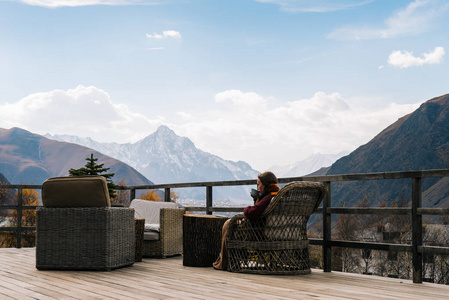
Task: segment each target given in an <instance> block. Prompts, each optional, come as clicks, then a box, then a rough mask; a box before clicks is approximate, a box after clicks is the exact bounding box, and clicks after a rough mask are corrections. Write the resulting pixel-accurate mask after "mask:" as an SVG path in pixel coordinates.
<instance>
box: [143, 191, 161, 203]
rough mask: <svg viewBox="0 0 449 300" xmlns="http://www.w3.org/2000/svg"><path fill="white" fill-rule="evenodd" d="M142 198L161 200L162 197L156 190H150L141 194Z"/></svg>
mask: <svg viewBox="0 0 449 300" xmlns="http://www.w3.org/2000/svg"><path fill="white" fill-rule="evenodd" d="M140 199H142V200H148V201H161V198H160V197H159V195H158V194H156V193H155V192H154V191H148V192H146V193H145V194H143V195H142V196H140Z"/></svg>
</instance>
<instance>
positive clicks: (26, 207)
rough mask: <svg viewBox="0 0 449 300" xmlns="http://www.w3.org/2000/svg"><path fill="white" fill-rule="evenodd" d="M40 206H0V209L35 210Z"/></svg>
mask: <svg viewBox="0 0 449 300" xmlns="http://www.w3.org/2000/svg"><path fill="white" fill-rule="evenodd" d="M39 206H40V205H22V206H19V205H0V209H18V208H19V207H22V209H36V208H37V207H39Z"/></svg>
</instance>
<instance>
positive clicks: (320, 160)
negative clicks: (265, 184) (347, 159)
mask: <svg viewBox="0 0 449 300" xmlns="http://www.w3.org/2000/svg"><path fill="white" fill-rule="evenodd" d="M347 154H348V152H346V151H344V152H340V153H338V154H321V153H316V154H312V155H310V156H309V157H307V158H306V159H303V160H301V161H298V162H296V163H294V164H293V165H288V166H273V167H271V168H269V169H268V170H269V171H272V172H273V173H274V174H276V176H277V177H279V178H285V177H300V176H305V175H308V174H311V173H313V172H318V171H319V170H321V169H322V168H327V167H330V166H331V165H332V164H333V163H334V162H335V161H337V160H338V159H340V158H341V157H343V156H345V155H347Z"/></svg>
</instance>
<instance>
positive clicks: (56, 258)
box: [36, 176, 135, 271]
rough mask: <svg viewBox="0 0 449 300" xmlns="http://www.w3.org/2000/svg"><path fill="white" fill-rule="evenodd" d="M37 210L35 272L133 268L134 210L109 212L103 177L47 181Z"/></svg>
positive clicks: (114, 208)
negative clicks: (37, 270)
mask: <svg viewBox="0 0 449 300" xmlns="http://www.w3.org/2000/svg"><path fill="white" fill-rule="evenodd" d="M42 202H43V205H44V206H43V207H38V208H37V209H36V224H37V225H36V268H37V269H39V270H45V269H61V270H65V269H70V270H105V271H109V270H112V269H115V268H119V267H124V266H129V265H132V264H133V263H134V257H135V235H134V230H135V227H134V210H133V209H129V208H123V207H110V206H111V205H110V199H109V193H108V189H107V183H106V180H105V179H104V177H102V176H85V177H84V176H79V177H59V178H50V179H48V180H46V181H45V182H44V183H43V185H42Z"/></svg>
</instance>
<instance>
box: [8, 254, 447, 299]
mask: <svg viewBox="0 0 449 300" xmlns="http://www.w3.org/2000/svg"><path fill="white" fill-rule="evenodd" d="M448 295H449V286H447V285H439V284H433V283H422V284H414V283H412V281H411V280H402V279H396V278H387V277H379V276H370V275H357V274H351V273H341V272H323V271H322V270H317V269H313V270H312V274H309V275H302V276H301V275H300V276H272V275H254V274H240V273H231V272H224V271H217V270H214V269H213V268H197V267H185V266H183V265H182V257H181V256H175V257H171V258H167V259H156V258H154V259H149V258H147V259H145V258H144V259H143V261H142V262H136V263H135V264H134V265H133V266H131V267H126V268H121V269H116V270H114V271H111V272H98V271H92V272H90V271H38V270H37V269H36V268H35V248H21V249H17V248H3V249H0V299H20V300H27V299H83V300H84V299H242V298H251V299H395V300H396V299H448Z"/></svg>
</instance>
